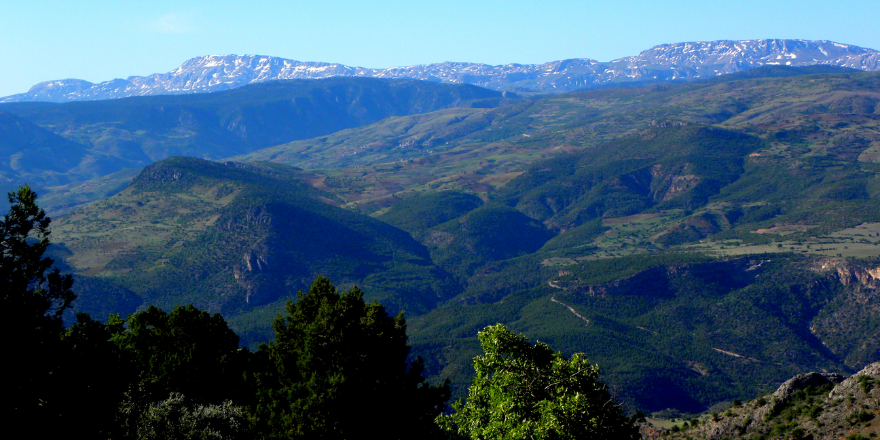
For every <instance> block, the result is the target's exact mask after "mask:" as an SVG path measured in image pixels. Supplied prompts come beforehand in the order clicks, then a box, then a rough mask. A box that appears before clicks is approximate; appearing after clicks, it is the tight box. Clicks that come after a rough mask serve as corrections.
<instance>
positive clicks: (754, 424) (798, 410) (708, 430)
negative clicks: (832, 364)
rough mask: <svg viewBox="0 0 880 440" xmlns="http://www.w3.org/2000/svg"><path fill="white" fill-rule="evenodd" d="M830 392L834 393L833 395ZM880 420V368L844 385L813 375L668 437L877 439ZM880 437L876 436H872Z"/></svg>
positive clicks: (836, 377)
mask: <svg viewBox="0 0 880 440" xmlns="http://www.w3.org/2000/svg"><path fill="white" fill-rule="evenodd" d="M828 387H832V388H831V390H830V391H825V392H822V390H827V388H828ZM878 415H880V362H875V363H872V364H869V365H867V366H866V367H864V368H863V369H862V370H861V371H859V372H858V373H856V374H854V375H852V376H850V377H849V378H846V379H844V377H843V376H842V375H839V374H834V373H807V374H800V375H797V376H795V377H794V378H792V379H789V380H787V381H786V382H785V383H783V384H782V385H781V386H780V387H779V389H777V390H776V392H774V393H773V394H770V395H768V396H763V397H760V398H758V399H755V400H753V401H751V402H747V403H745V404H744V405H742V406H741V407H733V408H730V409H729V410H728V411H725V412H724V414H714V415H708V416H703V417H702V418H700V419H698V423H697V424H696V426H693V425H694V424H693V423H689V425H690V426H689V427H688V428H687V429H686V430H685V431H683V432H681V431H678V430H673V431H674V432H673V431H669V432H666V433H665V434H666V435H667V436H668V437H667V438H691V439H705V440H720V439H724V438H726V439H731V440H733V439H751V438H800V439H807V438H809V439H813V440H831V439H834V440H837V439H840V438H844V437H847V436H854V435H859V436H863V437H853V438H868V437H874V436H875V435H876V434H877V432H878V430H880V429H878V428H880V427H878V424H877V423H875V419H877V416H878ZM871 433H874V435H871ZM847 438H850V437H847Z"/></svg>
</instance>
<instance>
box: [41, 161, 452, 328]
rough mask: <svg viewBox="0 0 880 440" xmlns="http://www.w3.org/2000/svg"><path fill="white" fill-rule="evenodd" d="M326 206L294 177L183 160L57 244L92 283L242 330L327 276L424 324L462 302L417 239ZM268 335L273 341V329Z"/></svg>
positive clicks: (74, 223) (97, 210)
mask: <svg viewBox="0 0 880 440" xmlns="http://www.w3.org/2000/svg"><path fill="white" fill-rule="evenodd" d="M318 197H321V193H320V192H318V191H316V190H314V189H312V188H311V187H308V186H306V185H304V184H302V183H300V182H299V181H298V179H297V172H296V171H295V170H292V169H290V168H287V167H279V166H274V165H269V166H259V165H258V166H253V165H243V166H236V165H223V164H216V163H211V162H207V161H203V160H198V159H186V158H172V159H168V160H165V161H162V162H159V163H156V164H154V165H151V166H150V167H148V168H147V169H145V170H144V172H143V173H142V174H141V175H140V176H139V177H138V178H137V179H135V181H134V182H133V183H132V185H131V186H130V187H129V188H127V189H126V190H124V191H123V192H121V193H119V194H117V195H116V196H114V197H111V198H110V199H108V200H106V201H103V202H99V203H97V204H94V205H91V206H89V207H87V208H84V209H81V210H79V211H77V212H76V213H75V214H73V215H71V216H68V217H66V218H64V219H62V220H59V221H58V222H57V223H56V226H55V235H54V236H55V237H56V238H55V240H56V243H58V246H59V248H61V249H63V250H66V251H67V252H70V256H68V258H66V261H67V263H68V264H70V265H71V266H72V267H73V268H74V269H76V270H78V271H79V272H80V273H81V274H83V275H88V276H97V277H100V279H106V280H108V281H110V282H113V283H115V284H117V285H118V286H120V287H123V288H125V289H128V290H130V291H132V292H134V293H136V294H137V295H139V296H140V297H141V298H142V299H143V301H144V303H145V304H156V305H159V306H163V307H169V306H172V305H175V304H186V303H193V304H196V305H198V306H200V307H204V308H208V309H210V310H213V311H220V312H223V313H224V314H225V315H227V316H228V317H229V318H230V319H233V320H234V319H235V316H237V315H241V314H242V313H257V314H259V315H260V316H262V317H263V318H265V317H266V316H269V317H271V316H273V315H274V314H275V313H276V312H277V311H278V310H279V309H278V307H280V304H282V303H283V301H284V300H286V298H289V297H290V296H291V295H292V294H295V293H296V292H297V291H298V290H300V289H303V288H306V287H308V285H309V284H310V283H311V282H312V281H313V280H314V278H315V277H316V276H317V275H326V276H332V277H333V278H334V279H335V280H336V282H337V283H339V284H341V285H354V284H357V285H358V286H361V287H363V288H365V289H367V288H368V289H369V290H370V292H371V293H370V295H371V297H373V298H376V299H380V300H381V301H382V302H383V303H385V304H389V306H392V307H394V309H395V310H400V309H406V310H408V311H411V312H412V313H418V312H420V311H425V310H428V309H430V308H433V307H434V305H435V304H436V303H437V302H438V301H441V300H442V299H444V298H447V297H450V296H453V295H455V293H456V292H457V288H456V286H455V284H454V283H452V282H451V279H450V278H449V275H447V274H446V273H445V272H444V271H443V270H442V269H440V268H438V267H437V266H435V265H434V264H433V263H432V262H431V260H430V259H429V256H428V251H427V249H426V248H425V247H424V246H422V245H420V244H419V243H417V242H416V241H415V240H413V239H412V238H411V237H410V236H409V235H408V234H406V233H405V232H403V231H401V230H399V229H396V228H394V227H392V226H389V225H387V224H385V223H382V222H380V221H377V220H374V219H372V218H370V217H367V216H364V215H361V214H357V213H354V212H350V211H346V210H343V209H340V208H336V207H334V206H332V205H330V204H327V203H325V202H323V201H320V200H318V199H317V198H318ZM59 255H61V256H64V254H63V253H59ZM85 287H86V289H87V290H88V285H86V286H85ZM87 296H89V295H88V294H87ZM263 311H265V313H264V312H263ZM241 319H243V320H245V321H247V319H248V318H244V317H243V318H241ZM248 322H249V321H248ZM259 326H260V327H261V328H262V329H263V330H264V331H265V330H267V328H268V327H267V326H268V321H263V322H262V323H260V324H259ZM240 330H247V329H246V328H242V329H240ZM258 339H259V338H258Z"/></svg>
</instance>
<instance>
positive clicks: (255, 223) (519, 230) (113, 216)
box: [52, 67, 880, 413]
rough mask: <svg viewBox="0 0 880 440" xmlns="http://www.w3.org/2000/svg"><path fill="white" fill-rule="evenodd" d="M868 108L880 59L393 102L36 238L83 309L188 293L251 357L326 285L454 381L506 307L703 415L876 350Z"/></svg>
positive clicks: (849, 368)
mask: <svg viewBox="0 0 880 440" xmlns="http://www.w3.org/2000/svg"><path fill="white" fill-rule="evenodd" d="M267 86H268V85H267ZM206 96H208V95H206ZM205 99H208V98H205ZM211 99H219V98H211ZM224 99H225V98H224ZM878 103H880V76H878V74H876V73H865V72H850V71H847V72H840V71H833V72H827V71H823V70H822V69H803V70H793V69H786V68H781V67H774V68H763V69H756V70H753V71H749V72H746V73H743V74H738V75H730V76H729V77H721V78H718V79H716V80H712V81H706V82H695V83H688V84H680V85H664V86H652V87H648V88H642V89H607V90H595V91H589V92H579V93H572V94H566V95H557V96H553V97H547V98H541V99H533V100H530V101H519V102H513V103H509V104H507V105H501V106H498V107H496V108H456V109H444V110H439V111H437V112H432V113H424V114H419V115H411V116H399V117H392V118H388V119H384V120H382V121H379V122H377V123H376V124H373V125H369V126H364V127H360V128H352V129H347V130H343V131H339V132H336V133H333V134H328V135H322V136H320V137H316V138H312V139H304V140H300V141H296V142H293V143H288V144H283V145H279V146H274V147H271V148H267V149H263V150H259V151H256V152H253V153H250V154H248V155H245V156H237V157H235V158H234V159H232V160H231V161H227V162H225V163H222V164H221V163H212V162H207V161H203V160H197V159H185V158H172V159H167V160H164V161H161V162H158V163H156V164H153V165H151V166H149V167H148V168H146V169H145V170H144V171H143V172H142V173H141V174H140V175H139V176H138V177H137V178H136V179H134V181H133V182H132V184H131V185H130V186H129V187H127V188H126V189H125V190H124V191H122V192H120V193H119V194H117V195H115V196H113V197H111V198H109V199H107V200H104V201H101V202H99V203H96V204H94V205H91V206H89V207H86V208H83V209H81V210H79V211H77V212H75V213H73V214H72V215H69V216H67V217H64V218H60V219H58V220H57V221H56V223H55V227H54V231H55V232H54V235H53V237H54V241H55V243H56V244H57V246H56V247H55V248H54V250H53V251H52V252H53V255H56V256H57V258H58V259H59V260H63V262H64V264H66V265H67V267H68V268H69V269H70V270H71V271H73V272H75V273H76V276H77V278H78V281H77V283H78V284H79V285H81V286H82V290H81V297H80V299H81V303H80V304H78V305H77V306H76V307H79V308H80V309H81V310H89V311H92V312H94V313H96V314H97V313H101V314H104V313H107V312H110V311H114V310H115V311H123V312H133V311H135V310H143V309H144V307H146V306H147V305H149V304H157V305H160V306H162V307H166V308H170V307H173V306H174V305H178V304H187V303H193V304H195V305H196V306H198V307H200V308H205V309H207V310H209V311H211V312H221V313H223V315H224V317H225V318H226V319H227V320H228V322H229V324H230V327H231V328H232V329H233V330H235V331H236V332H238V334H239V335H240V336H241V337H242V339H241V340H242V344H244V345H248V346H250V347H255V346H256V344H257V343H259V342H261V341H268V340H270V339H271V338H272V335H273V333H272V331H271V330H270V328H269V325H270V324H269V323H270V321H271V317H273V316H275V315H276V314H277V313H279V312H280V311H281V308H282V305H283V303H284V301H285V300H286V299H287V298H293V297H294V296H295V294H296V291H297V290H299V289H304V288H306V287H307V286H308V285H309V283H311V281H312V280H313V279H314V277H315V276H316V275H325V276H329V277H330V278H331V279H332V280H333V281H334V282H335V283H338V284H339V285H340V286H343V287H344V288H346V289H347V288H349V287H351V286H354V285H357V286H358V287H359V288H362V289H363V290H364V292H366V295H367V297H368V299H371V298H376V299H378V300H380V301H381V302H382V304H384V305H385V306H386V307H388V309H389V310H390V311H392V313H395V312H396V311H399V310H404V311H406V313H407V316H408V317H409V336H410V338H411V341H412V342H411V343H412V346H413V352H414V353H416V354H420V355H422V356H423V357H424V359H425V374H426V375H428V376H429V378H430V380H432V381H440V380H443V379H444V378H447V377H449V378H450V379H451V380H452V394H453V395H454V396H461V397H463V396H464V394H465V388H466V386H467V384H468V383H470V381H471V377H472V375H473V373H472V371H471V359H473V357H474V356H476V355H477V354H478V353H479V350H480V347H479V346H478V342H477V340H476V339H475V335H476V334H477V332H478V331H480V330H482V329H483V328H485V327H486V326H488V325H493V324H496V323H499V322H500V323H503V324H505V325H507V326H509V327H510V328H511V329H512V330H513V331H515V332H519V333H523V334H525V335H526V337H527V338H528V339H529V340H530V341H536V340H540V341H542V342H547V343H549V344H550V345H551V346H552V347H553V348H554V349H556V350H561V351H562V352H564V353H566V354H571V353H575V352H583V353H585V354H586V356H587V358H588V359H589V360H590V361H591V362H595V363H597V364H598V365H599V366H600V367H601V369H602V371H603V377H605V378H606V379H607V381H608V383H609V386H610V387H611V389H612V390H613V391H614V393H615V394H616V395H617V396H620V398H621V399H622V400H623V401H624V403H625V405H626V407H627V408H628V409H629V410H632V411H635V410H641V411H643V412H646V413H651V412H657V411H663V410H665V409H671V411H673V412H674V411H679V412H689V413H693V412H699V411H702V410H705V409H707V408H709V407H711V406H712V405H715V404H718V403H719V402H724V401H728V402H729V401H732V400H734V399H739V400H745V399H749V398H752V397H754V396H756V395H757V394H759V393H761V392H764V391H767V390H771V389H772V388H775V387H776V386H778V384H779V383H781V382H782V381H784V380H786V379H788V378H790V377H792V376H794V375H796V374H799V373H803V372H805V371H814V370H818V371H823V370H827V371H838V372H841V373H851V372H854V371H857V370H859V369H861V368H862V367H864V366H865V365H866V364H868V363H870V362H876V361H878V360H880V351H878V350H880V347H878V346H877V344H876V343H875V342H873V341H874V340H875V339H877V338H874V337H872V335H875V336H876V335H877V334H878V333H877V332H878V331H880V326H878V321H877V318H876V317H877V316H878V313H880V295H878V292H880V290H878V289H880V284H878V283H880V282H878V279H877V278H878V269H877V268H878V266H880V260H878V257H880V247H878V245H880V209H878V208H880V206H877V200H880V199H878V195H880V180H878V173H880V168H878V167H880V164H878V158H880V155H878V153H877V152H878V151H880V133H878V131H877V127H878V124H877V123H878V118H880V106H878Z"/></svg>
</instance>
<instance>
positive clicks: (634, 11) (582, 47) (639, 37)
mask: <svg viewBox="0 0 880 440" xmlns="http://www.w3.org/2000/svg"><path fill="white" fill-rule="evenodd" d="M878 19H880V4H878V2H877V0H872V1H847V0H838V1H833V2H832V1H821V2H820V1H813V0H800V1H772V0H761V1H753V0H743V1H723V2H716V1H712V0H709V1H707V0H701V1H665V2H661V1H629V0H603V1H592V0H589V1H587V0H580V1H568V0H564V1H549V0H545V1H536V0H530V1H519V0H506V1H494V0H491V1H481V0H467V1H464V0H446V1H434V2H422V1H418V0H406V1H398V0H387V1H382V0H377V1H372V2H365V1H360V2H354V1H338V0H321V1H313V0H295V1H290V0H287V1H260V0H252V1H242V0H236V1H226V0H214V1H210V2H208V1H194V0H175V1H169V0H150V1H142V2H127V1H125V2H122V1H97V0H77V1H71V0H64V1H55V0H27V1H14V0H3V1H2V2H0V41H2V44H0V96H6V95H10V94H13V93H21V92H25V91H27V90H28V89H29V88H30V86H32V85H34V84H36V83H38V82H41V81H47V80H53V79H63V78H80V79H85V80H88V81H92V82H101V81H106V80H110V79H113V78H124V77H127V76H131V75H149V74H151V73H157V72H168V71H170V70H173V69H174V68H176V67H177V66H179V65H180V64H182V63H183V62H184V61H186V60H187V59H189V58H193V57H196V56H202V55H210V54H259V55H273V56H279V57H284V58H290V59H295V60H300V61H326V62H338V63H343V64H347V65H353V66H363V67H373V68H382V67H391V66H407V65H413V64H426V63H435V62H443V61H467V62H480V63H488V64H506V63H523V64H527V63H542V62H547V61H554V60H559V59H566V58H592V59H596V60H599V61H609V60H612V59H615V58H620V57H623V56H628V55H636V54H638V53H639V52H640V51H642V50H645V49H648V48H650V47H652V46H654V45H657V44H663V43H676V42H684V41H707V40H725V39H727V40H733V39H737V40H738V39H758V38H800V39H808V40H832V41H837V42H840V43H847V44H853V45H857V46H863V47H869V48H873V49H880V31H878V30H877V23H878V22H880V20H878Z"/></svg>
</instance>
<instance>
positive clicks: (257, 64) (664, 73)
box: [0, 39, 880, 102]
mask: <svg viewBox="0 0 880 440" xmlns="http://www.w3.org/2000/svg"><path fill="white" fill-rule="evenodd" d="M764 65H788V66H810V65H830V66H840V67H849V68H853V69H860V70H880V52H878V51H876V50H873V49H866V48H862V47H858V46H852V45H846V44H840V43H835V42H832V41H826V40H820V41H807V40H778V39H769V40H740V41H730V40H722V41H708V42H695V43H675V44H663V45H659V46H655V47H653V48H651V49H648V50H646V51H643V52H642V53H640V54H639V55H637V56H631V57H624V58H620V59H617V60H613V61H610V62H599V61H596V60H592V59H586V58H578V59H568V60H561V61H552V62H549V63H544V64H505V65H499V66H492V65H488V64H478V63H459V62H445V63H437V64H425V65H417V66H408V67H390V68H387V69H371V68H364V67H350V66H345V65H342V64H336V63H320V62H301V61H294V60H290V59H284V58H278V57H271V56H261V55H209V56H204V57H198V58H193V59H190V60H188V61H186V62H185V63H183V65H181V66H180V67H178V68H177V69H175V70H173V71H171V72H168V73H156V74H153V75H149V76H131V77H128V78H126V79H114V80H110V81H105V82H102V83H98V84H94V83H91V82H88V81H84V80H81V79H64V80H57V81H47V82H43V83H40V84H37V85H35V86H33V87H32V88H31V89H30V90H29V91H28V92H26V93H21V94H17V95H11V96H7V97H5V98H0V102H27V101H48V102H66V101H83V100H101V99H115V98H124V97H129V96H144V95H163V94H184V93H202V92H214V91H220V90H227V89H232V88H235V87H240V86H243V85H247V84H252V83H257V82H263V81H271V80H282V79H317V78H327V77H332V76H360V77H373V78H409V79H418V80H425V81H435V82H447V83H457V84H473V85H477V86H481V87H486V88H490V89H495V90H511V91H517V92H538V93H552V92H566V91H572V90H578V89H586V88H595V87H601V86H603V85H608V84H614V83H626V82H629V83H633V82H644V81H667V80H689V79H698V78H708V77H713V76H717V75H723V74H727V73H733V72H738V71H742V70H747V69H751V68H754V67H759V66H764Z"/></svg>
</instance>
